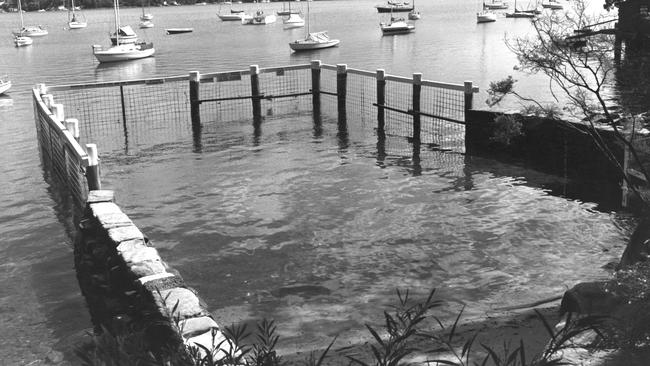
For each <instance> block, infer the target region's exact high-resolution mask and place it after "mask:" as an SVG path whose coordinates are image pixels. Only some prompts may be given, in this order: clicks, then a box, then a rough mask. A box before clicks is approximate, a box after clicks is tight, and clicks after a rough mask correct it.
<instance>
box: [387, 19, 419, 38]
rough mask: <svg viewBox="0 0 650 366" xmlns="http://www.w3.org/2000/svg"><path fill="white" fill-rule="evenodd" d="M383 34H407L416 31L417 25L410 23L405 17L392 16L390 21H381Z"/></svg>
mask: <svg viewBox="0 0 650 366" xmlns="http://www.w3.org/2000/svg"><path fill="white" fill-rule="evenodd" d="M379 27H380V28H381V32H382V33H383V34H385V35H386V34H406V33H411V32H413V31H415V25H413V24H409V23H407V22H406V20H405V19H404V18H395V17H391V18H390V22H388V23H379Z"/></svg>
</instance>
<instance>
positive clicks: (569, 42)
mask: <svg viewBox="0 0 650 366" xmlns="http://www.w3.org/2000/svg"><path fill="white" fill-rule="evenodd" d="M572 4H573V6H574V9H573V10H574V11H572V12H562V13H560V12H551V13H547V14H545V15H543V16H540V17H538V18H536V19H533V20H532V24H533V28H534V32H533V33H532V34H531V35H528V36H519V37H514V38H510V39H507V40H506V43H507V45H508V48H509V49H510V50H511V51H512V52H513V53H514V54H515V55H516V56H517V60H518V62H519V65H518V66H517V67H516V68H517V69H519V70H522V71H524V72H528V73H543V74H545V75H547V76H548V77H549V79H550V84H549V88H550V90H551V93H552V94H553V96H556V94H557V93H558V92H561V93H562V95H563V99H562V100H563V107H562V111H563V112H565V113H568V114H569V115H572V116H574V117H577V118H578V119H580V120H582V121H584V122H585V124H586V125H587V126H588V127H589V128H588V129H587V130H586V132H587V133H588V134H589V135H590V136H591V137H592V141H593V142H594V144H595V145H596V147H597V148H598V149H599V150H600V151H601V153H603V154H604V155H605V156H606V157H607V159H608V160H609V161H610V162H612V164H613V165H614V166H615V167H616V169H617V170H618V171H619V172H620V176H621V177H622V179H623V180H625V182H626V184H627V186H628V187H629V188H630V189H631V190H632V192H633V193H635V194H636V196H637V198H638V199H639V202H641V203H642V205H643V206H644V209H646V210H647V209H649V208H650V202H648V200H647V199H646V198H645V197H644V196H643V195H642V194H641V193H640V192H639V191H638V189H637V188H636V185H635V184H634V182H632V181H631V179H630V177H629V176H628V175H627V174H626V173H627V172H626V169H625V168H624V167H623V165H622V163H621V162H620V161H619V159H618V157H617V155H616V153H615V152H614V151H612V149H611V147H610V145H608V143H607V140H606V139H605V138H604V137H603V136H602V134H601V130H600V127H601V126H600V125H602V124H606V125H608V126H609V127H610V128H611V129H612V130H613V132H614V135H615V138H616V140H617V141H618V142H619V143H621V144H622V145H624V146H625V147H627V149H628V151H629V152H630V154H631V159H632V161H633V162H634V164H635V165H636V166H638V167H640V172H641V174H642V175H643V176H644V177H645V180H646V181H650V175H649V174H648V172H647V170H646V169H644V168H643V166H644V165H643V164H642V161H641V159H640V156H639V153H638V152H637V150H636V149H635V147H634V145H633V144H632V141H631V138H628V137H627V132H626V131H622V130H621V126H620V123H621V121H631V120H634V116H632V115H631V113H629V112H626V111H619V110H618V109H619V108H618V107H613V106H611V105H610V104H611V103H610V100H609V99H608V95H609V92H608V88H609V86H610V85H611V84H612V80H613V77H614V75H615V73H616V71H617V66H616V63H615V62H614V59H615V57H614V44H615V39H614V35H612V34H601V33H598V32H591V33H590V36H589V37H588V39H586V40H581V42H580V43H575V42H574V41H575V40H576V39H575V38H574V30H585V29H586V30H590V29H591V28H590V26H591V25H593V24H599V23H601V22H602V21H603V20H604V19H603V17H601V16H590V15H588V13H587V5H586V2H585V0H577V1H575V2H573V3H572ZM515 82H516V81H515V80H513V79H512V77H510V76H509V77H507V78H506V79H504V80H502V81H499V82H494V83H491V84H490V89H489V90H488V94H489V95H490V98H488V101H487V103H488V104H489V105H495V104H498V103H499V102H501V101H502V100H503V98H504V97H505V96H507V95H514V96H515V97H517V98H519V99H521V100H523V101H527V102H532V103H533V104H534V105H535V106H534V107H528V108H527V109H528V110H529V111H530V110H532V111H537V113H539V114H540V115H545V117H553V118H556V117H557V116H558V115H559V111H560V109H559V108H558V107H549V106H543V105H541V104H540V103H539V102H538V101H536V100H534V99H532V98H526V97H524V96H521V95H519V94H517V92H516V91H515V89H514V84H515ZM555 99H556V101H557V100H558V98H557V97H556V98H555ZM614 110H617V112H616V113H614ZM537 113H536V114H537ZM568 127H571V126H568Z"/></svg>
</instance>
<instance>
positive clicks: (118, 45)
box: [93, 0, 156, 63]
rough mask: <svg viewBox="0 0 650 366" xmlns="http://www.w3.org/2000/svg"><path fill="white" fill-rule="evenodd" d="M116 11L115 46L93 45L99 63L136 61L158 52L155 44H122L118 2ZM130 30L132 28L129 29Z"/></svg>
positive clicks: (115, 7) (115, 2) (115, 6)
mask: <svg viewBox="0 0 650 366" xmlns="http://www.w3.org/2000/svg"><path fill="white" fill-rule="evenodd" d="M113 6H114V10H115V38H116V42H115V45H114V46H110V47H108V48H106V49H105V48H103V47H102V46H100V45H93V54H94V55H95V58H97V61H99V62H100V63H102V62H117V61H127V60H136V59H140V58H145V57H150V56H153V54H154V53H155V52H156V50H155V48H153V43H145V42H141V41H136V42H134V43H122V42H121V41H120V37H121V35H120V29H121V28H120V10H119V3H118V0H113ZM129 28H130V27H129Z"/></svg>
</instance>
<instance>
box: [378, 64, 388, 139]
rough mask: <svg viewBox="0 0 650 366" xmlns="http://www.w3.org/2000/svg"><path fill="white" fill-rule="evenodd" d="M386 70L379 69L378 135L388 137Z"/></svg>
mask: <svg viewBox="0 0 650 366" xmlns="http://www.w3.org/2000/svg"><path fill="white" fill-rule="evenodd" d="M384 105H386V71H384V69H377V135H378V136H379V137H386V131H385V125H386V112H385V111H384Z"/></svg>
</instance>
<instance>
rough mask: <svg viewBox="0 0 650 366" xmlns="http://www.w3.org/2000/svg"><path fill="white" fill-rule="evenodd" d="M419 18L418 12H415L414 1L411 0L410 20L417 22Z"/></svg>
mask: <svg viewBox="0 0 650 366" xmlns="http://www.w3.org/2000/svg"><path fill="white" fill-rule="evenodd" d="M420 18H421V15H420V12H419V11H417V10H415V0H413V10H411V11H409V19H410V20H418V19H420Z"/></svg>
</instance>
